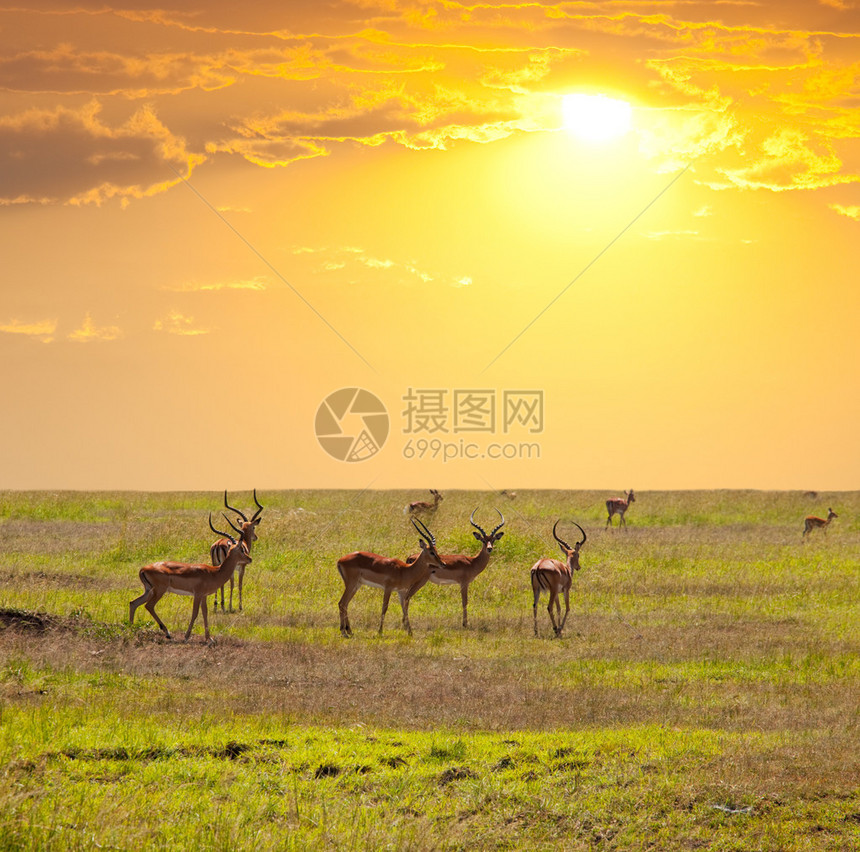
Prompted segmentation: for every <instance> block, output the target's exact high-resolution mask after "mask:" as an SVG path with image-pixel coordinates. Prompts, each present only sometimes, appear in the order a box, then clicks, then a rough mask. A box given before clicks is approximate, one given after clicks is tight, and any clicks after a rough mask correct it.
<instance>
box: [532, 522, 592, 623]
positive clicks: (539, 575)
mask: <svg viewBox="0 0 860 852" xmlns="http://www.w3.org/2000/svg"><path fill="white" fill-rule="evenodd" d="M559 522H560V521H556V522H555V526H553V528H552V537H553V538H554V539H555V540H556V541H557V542H558V545H559V547H560V548H561V552H562V553H563V554H564V562H560V561H559V560H558V559H538V561H537V562H535V564H534V565H532V591H533V592H534V596H535V602H534V617H535V636H537V635H538V623H537V606H538V600H539V599H540V596H541V592H544V591H546V592H549V606H548V607H547V612H549V620H550V621H551V622H552V629H553V630H554V631H555V635H556V636H561V631H562V630H564V624H565V622H566V621H567V614H568V613H569V612H570V585H571V582H572V581H573V572H574V571H579V569H580V567H581V566H580V564H579V549H580V548H581V547H582V545H583V544H585V530H584V529H583V528H582V527H580V526H579V524H576V523H575V524H574V526H577V527H579V531H580V532H581V533H582V541H578V542H577V543H576V544H575V545H574V546H573V547H571V546H570V545H569V544H568V543H567V542H566V541H564V540H563V539H560V538H559V537H558V534H557V533H556V529H557V528H558V525H559ZM560 594H563V595H564V607H565V609H564V618H562V617H561V603H560V602H559V600H558V596H559V595H560ZM553 604H555V609H556V613H557V615H558V618H559V623H556V620H555V617H554V616H553V614H552V607H553Z"/></svg>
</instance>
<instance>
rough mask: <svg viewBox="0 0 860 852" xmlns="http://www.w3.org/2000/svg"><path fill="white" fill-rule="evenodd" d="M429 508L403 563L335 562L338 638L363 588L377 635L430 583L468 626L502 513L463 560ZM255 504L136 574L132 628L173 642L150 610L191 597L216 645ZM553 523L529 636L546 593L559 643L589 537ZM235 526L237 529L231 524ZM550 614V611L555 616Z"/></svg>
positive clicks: (423, 509) (809, 524)
mask: <svg viewBox="0 0 860 852" xmlns="http://www.w3.org/2000/svg"><path fill="white" fill-rule="evenodd" d="M430 493H431V495H432V496H433V502H432V503H429V502H425V501H416V502H413V503H410V504H409V505H408V506H407V507H406V509H405V511H406V512H407V513H408V514H409V515H410V520H411V523H412V526H413V527H414V528H415V530H416V532H417V533H418V542H419V545H420V548H421V550H420V553H417V554H413V555H412V556H409V557H407V558H406V560H401V559H396V558H393V557H389V556H380V555H379V554H377V553H370V552H368V551H363V550H362V551H355V552H353V553H349V554H347V555H346V556H343V557H341V558H340V559H338V561H337V570H338V572H339V573H340V576H341V578H342V579H343V584H344V591H343V595H341V598H340V600H339V601H338V610H339V612H340V632H341V635H343V636H344V637H349V636H352V628H351V626H350V623H349V612H348V608H349V602H350V601H351V600H352V599H353V597H354V596H355V593H356V592H357V591H358V589H359V588H360V587H361V586H374V587H376V588H379V589H382V614H381V616H380V619H379V633H380V635H381V634H382V629H383V625H384V623H385V613H386V612H387V610H388V603H389V600H390V598H391V593H392V592H397V596H398V598H399V600H400V609H401V611H402V622H403V627H404V629H405V630H406V632H407V633H408V634H409V635H410V636H411V635H412V626H411V625H410V623H409V602H410V600H411V599H412V598H413V597H414V595H415V594H416V592H418V591H419V590H420V589H422V588H423V587H424V586H425V585H426V584H427V583H428V582H431V583H437V584H439V585H458V586H459V587H460V596H461V599H462V604H463V627H468V626H469V585H470V584H471V583H472V581H473V580H474V579H475V578H476V577H477V576H478V575H479V574H480V573H481V572H482V571H483V570H484V569H485V568H486V567H487V565H488V564H489V561H490V557H491V555H492V553H493V547H494V545H495V544H496V542H498V541H499V539H501V537H502V536H503V535H504V532H502V531H501V530H502V527H503V526H504V525H505V517H504V515H503V514H502V513H501V512H500V511H499V510H498V509H496V510H495V511H496V513H497V514H498V515H499V518H500V520H499V523H498V524H496V526H495V527H493V529H492V531H491V532H489V533H488V532H487V531H486V530H484V529H483V527H481V526H479V525H478V524H477V523H475V512H477V509H475V510H474V511H473V512H472V514H471V515H470V517H469V523H470V524H471V525H472V526H473V527H474V530H473V532H472V535H473V536H474V537H475V539H476V540H477V541H478V542H479V543H480V545H481V548H480V550H479V551H478V552H477V553H476V554H475V555H474V556H467V555H464V554H455V555H448V554H446V555H440V554H439V552H438V551H437V549H436V537H435V536H434V535H433V533H432V532H431V531H430V530H429V529H428V528H427V526H426V524H425V523H424V522H423V521H422V520H421V519H420V518H418V517H417V515H420V514H434V513H435V512H436V510H437V509H438V508H439V503H440V502H441V501H442V499H443V498H442V495H441V494H440V493H439V492H438V491H435V490H432V489H431V491H430ZM502 494H504V495H505V496H507V497H508V498H509V499H514V498H515V497H516V493H515V492H512V491H505V492H502ZM635 499H636V498H635V496H634V493H633V489H632V488H631V489H630V491H625V492H624V497H623V498H621V497H611V498H610V499H609V500H607V501H606V511H607V513H608V517H607V519H606V526H607V527H608V526H610V525H611V524H612V518H613V516H615V515H618V518H619V522H618V525H619V527H621V526H625V527H626V521H625V520H624V514H625V512H626V511H627V509H628V508H629V507H630V504H631V503H633V502H635ZM254 504H255V505H256V506H257V510H256V512H255V513H254V514H253V515H252V517H251V518H250V520H249V519H248V517H247V516H246V515H245V514H244V513H243V512H241V511H240V510H239V509H235V508H234V507H232V506H231V505H230V504H229V503H228V502H227V492H226V491H225V492H224V507H225V508H226V509H229V510H230V511H231V512H235V513H236V515H237V516H238V517H237V519H236V523H235V524H234V523H233V521H231V520H230V519H229V518H228V517H227V515H226V514H225V513H223V512H222V515H223V517H224V519H225V520H226V521H227V523H228V524H229V525H230V528H231V529H232V530H233V532H234V533H236V535H237V538H234V537H233V536H232V535H230V533H227V532H222V531H221V530H218V529H216V528H215V527H214V526H213V525H212V513H211V512H210V513H209V527H210V529H211V530H212V532H214V533H216V534H217V535H218V536H220V538H219V539H218V540H217V541H216V542H215V543H214V544H213V545H212V547H211V548H210V549H209V556H210V560H211V564H210V565H204V564H197V563H187V562H166V561H165V562H154V563H153V564H151V565H145V566H144V567H143V568H141V569H140V572H139V577H140V582H141V583H142V584H143V589H144V591H143V594H142V595H140V596H139V597H137V598H135V599H134V600H133V601H131V602H130V603H129V621H130V622H132V623H133V622H134V615H135V612H136V611H137V608H138V607H139V606H141V604H142V605H144V606H145V608H146V609H147V610H148V612H149V614H150V615H151V616H152V617H153V618H154V619H155V622H156V624H157V625H158V626H159V627H160V628H161V630H162V631H163V632H164V634H165V635H166V636H167V638H168V639H170V638H171V636H170V631H169V630H168V629H167V627H166V625H165V624H164V622H163V621H162V620H161V618H159V616H158V613H157V612H156V611H155V605H156V604H157V603H158V601H159V600H161V598H162V597H163V596H164V595H165V594H167V593H168V592H173V593H174V594H178V595H188V596H190V597H193V598H194V604H193V608H192V612H191V622H190V623H189V625H188V629H187V630H186V631H185V641H186V642H187V641H188V639H189V637H190V636H191V630H192V628H193V627H194V622H195V621H196V620H197V615H198V613H199V612H200V610H201V609H202V610H203V629H204V634H205V642H206V643H207V644H210V643H214V639H212V638H211V637H210V635H209V614H208V608H207V598H208V597H209V595H214V607H215V610H216V611H217V609H218V591H219V590H220V592H221V610H222V611H223V612H226V609H225V607H224V587H225V586H226V584H227V583H228V582H229V583H230V612H233V586H234V579H233V578H234V576H235V577H237V580H238V588H239V610H240V611H241V609H242V580H243V577H244V574H245V566H246V565H250V564H251V562H252V559H251V547H252V545H253V543H254V542H255V541H256V540H257V527H258V525H259V524H260V521H261V520H262V519H261V517H260V513H261V512H262V511H263V506H262V505H261V504H260V502H259V501H258V500H257V492H256V490H254ZM827 512H828V514H827V517H826V518H819V517H816V516H814V515H809V516H807V517H806V518H805V519H804V526H803V538H805V537H806V536H807V535H808V534H809V533H810V532H811V531H812V530H814V529H823V530H824V532H825V533H826V532H827V527H828V526H829V525H830V523H831V522H832V521H833V519H834V518H838V517H839V516H838V515H837V514H836V512H834V511H833V509H828V510H827ZM560 523H561V519H559V520H557V521H556V522H555V524H554V525H553V528H552V536H553V538H554V539H555V541H556V542H557V543H558V546H559V549H560V550H561V553H562V555H563V557H564V559H563V560H559V559H554V558H550V557H547V558H543V559H538V561H537V562H535V564H534V565H533V566H532V568H531V586H532V592H533V594H534V604H533V614H534V633H535V636H537V635H539V634H538V617H537V608H538V602H539V600H540V597H541V595H542V594H543V592H547V594H548V597H549V602H548V605H547V612H548V613H549V619H550V623H551V624H552V629H553V632H554V634H555V635H556V636H557V637H560V636H561V635H562V631H563V630H564V625H565V623H566V621H567V616H568V613H569V612H570V589H571V584H572V582H573V572H574V571H579V570H580V567H581V566H580V564H579V553H580V550H581V548H582V546H583V545H584V544H585V542H586V539H587V536H586V533H585V530H584V529H583V528H582V527H581V526H579V524H577V523H575V522H574V526H575V527H577V529H578V530H579V531H580V532H581V533H582V538H581V539H580V540H579V541H577V542H576V543H575V544H574V545H573V546H571V545H570V544H568V543H567V542H566V541H565V540H564V539H563V538H561V537H560V536H559V535H558V525H559V524H560ZM237 524H238V525H237ZM561 596H564V605H565V612H564V616H563V617H562V614H561V601H560V597H561ZM553 611H554V612H553Z"/></svg>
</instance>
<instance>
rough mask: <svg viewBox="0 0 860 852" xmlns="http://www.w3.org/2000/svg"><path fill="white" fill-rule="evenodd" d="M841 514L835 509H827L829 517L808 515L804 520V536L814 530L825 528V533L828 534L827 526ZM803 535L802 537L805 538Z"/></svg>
mask: <svg viewBox="0 0 860 852" xmlns="http://www.w3.org/2000/svg"><path fill="white" fill-rule="evenodd" d="M838 517H839V515H837V514H836V512H834V511H833V509H831V508H829V507H828V509H827V519H826V520H825V519H824V518H816V517H815V515H808V516H807V517H806V519H805V520H804V521H803V536H805V535H808V534H809V533H810V532H812V530H815V529H822V530H824V534H825V535H827V527H829V526H830V522H831V521H832V520H833V519H834V518H838ZM803 536H801V538H803Z"/></svg>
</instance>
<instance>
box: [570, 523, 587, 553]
mask: <svg viewBox="0 0 860 852" xmlns="http://www.w3.org/2000/svg"><path fill="white" fill-rule="evenodd" d="M573 525H574V526H575V527H579V531H580V532H581V533H582V541H581V542H579V545H578V546H579V547H582V545H583V544H585V539H586V535H585V530H584V529H583V528H582V527H580V526H579V524H578V523H577V522H576V521H574V522H573Z"/></svg>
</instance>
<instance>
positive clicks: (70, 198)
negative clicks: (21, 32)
mask: <svg viewBox="0 0 860 852" xmlns="http://www.w3.org/2000/svg"><path fill="white" fill-rule="evenodd" d="M101 112H102V106H101V104H99V103H98V102H97V101H90V102H89V103H87V104H85V105H84V106H83V107H80V108H78V109H69V108H67V107H56V108H54V109H38V108H31V109H26V110H24V111H22V112H19V113H13V114H8V115H5V116H0V156H5V157H6V158H8V159H9V160H10V161H12V162H14V163H15V166H16V168H15V169H14V170H9V172H8V173H7V174H6V175H5V177H4V181H3V185H2V188H0V192H2V193H3V195H2V197H0V202H2V203H5V204H11V203H16V202H20V200H21V199H26V200H28V201H42V202H43V203H44V202H45V201H46V200H50V201H51V202H53V203H66V204H74V205H83V204H96V205H99V204H102V203H103V202H104V201H106V200H108V199H111V198H119V199H121V200H123V201H128V200H129V199H132V198H143V197H146V196H149V195H153V194H155V193H158V192H162V191H163V190H164V189H165V188H167V187H168V186H172V185H174V184H176V183H177V182H178V181H179V180H180V178H179V177H177V176H175V171H185V172H190V171H191V170H192V169H193V168H194V167H195V166H196V165H198V164H200V163H201V162H203V160H204V159H205V157H204V156H202V155H199V154H194V153H191V152H189V151H188V149H187V147H186V144H185V140H184V139H182V138H181V137H177V136H175V135H173V134H172V133H171V132H170V130H169V129H168V128H167V127H166V126H165V125H164V124H163V123H162V122H161V121H160V120H159V119H158V117H157V116H156V115H155V113H154V111H153V110H152V108H151V107H141V108H140V109H138V110H136V111H135V112H134V113H133V114H132V115H131V116H130V117H129V118H128V119H127V120H126V121H125V122H123V123H121V124H119V125H115V126H111V125H109V124H107V123H105V122H104V121H102V119H101ZM168 169H169V172H170V174H171V175H172V176H171V177H169V178H166V177H164V175H165V173H166V172H167V171H168Z"/></svg>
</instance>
